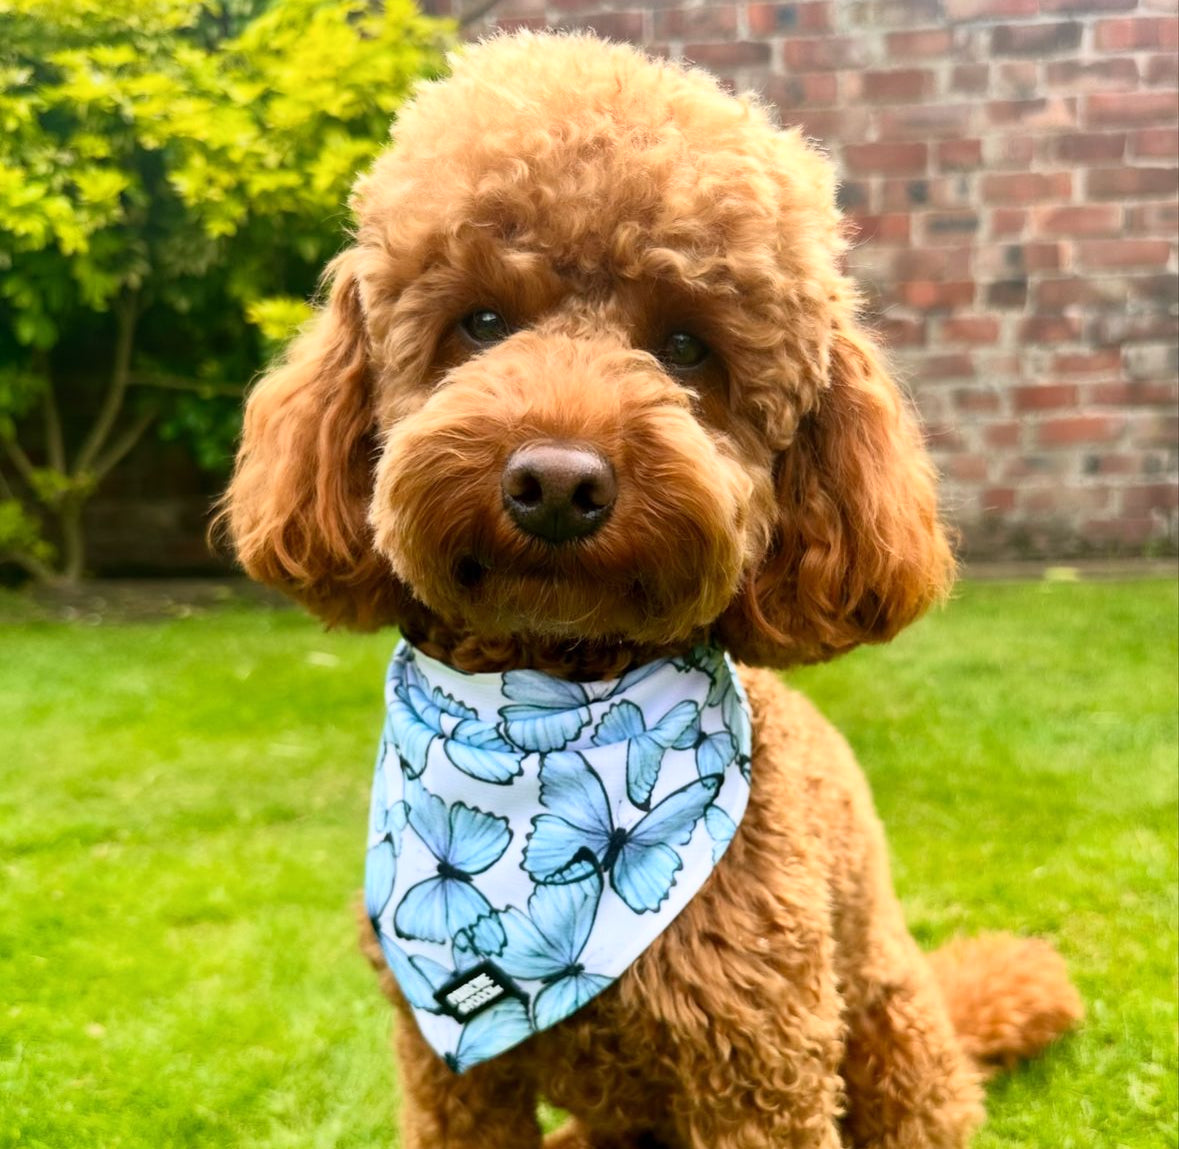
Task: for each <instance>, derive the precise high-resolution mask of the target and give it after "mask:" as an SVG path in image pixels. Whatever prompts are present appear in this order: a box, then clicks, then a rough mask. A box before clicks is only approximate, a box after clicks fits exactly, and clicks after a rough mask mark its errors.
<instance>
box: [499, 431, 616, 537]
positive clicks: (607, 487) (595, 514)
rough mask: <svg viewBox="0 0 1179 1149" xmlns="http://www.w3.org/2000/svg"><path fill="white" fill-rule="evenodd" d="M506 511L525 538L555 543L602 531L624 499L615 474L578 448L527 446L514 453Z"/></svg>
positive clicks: (505, 480)
mask: <svg viewBox="0 0 1179 1149" xmlns="http://www.w3.org/2000/svg"><path fill="white" fill-rule="evenodd" d="M500 485H501V488H502V491H503V501H504V510H505V511H506V512H507V513H508V516H509V517H510V518H511V519H512V521H513V522H514V523H515V524H516V526H518V527H519V528H520V529H521V530H522V531H524V533H525V534H529V535H532V536H533V537H534V538H538V539H543V540H544V541H545V542H549V543H563V542H569V541H570V540H572V539H579V538H584V537H585V536H586V535H589V534H592V533H593V532H594V531H596V530H597V529H598V528H599V527H600V526H601V525H602V524H603V523H604V522H605V521H606V519H607V518H608V517H609V514H610V511H611V510H612V509H613V506H614V501H615V499H616V498H617V496H618V484H617V480H616V478H615V475H614V468H613V467H612V466H611V465H610V462H609V460H608V459H605V458H603V457H602V456H601V455H600V454H599V453H598V452H597V451H595V450H593V449H592V448H590V447H587V446H583V445H581V444H577V443H563V442H558V441H552V440H550V441H544V442H538V443H527V444H525V445H524V446H523V447H520V448H518V449H517V450H516V451H515V452H513V454H512V456H511V457H510V458H509V459H508V461H507V464H506V465H505V466H504V471H503V475H502V478H501V483H500Z"/></svg>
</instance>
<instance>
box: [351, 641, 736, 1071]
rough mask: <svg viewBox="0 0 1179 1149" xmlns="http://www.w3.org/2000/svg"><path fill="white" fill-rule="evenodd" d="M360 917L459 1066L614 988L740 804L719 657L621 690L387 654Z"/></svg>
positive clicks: (729, 681) (679, 663) (700, 658)
mask: <svg viewBox="0 0 1179 1149" xmlns="http://www.w3.org/2000/svg"><path fill="white" fill-rule="evenodd" d="M386 703H387V715H386V721H385V729H384V735H383V737H382V740H381V749H380V753H379V754H378V757H377V767H376V777H375V779H374V782H373V799H372V814H371V819H370V832H369V842H368V856H367V863H366V873H365V897H366V902H367V906H368V912H369V916H370V918H371V919H372V922H373V926H374V928H375V929H376V931H377V935H378V937H379V938H380V941H381V947H382V949H383V951H384V954H385V958H386V960H387V961H388V963H389V967H390V969H391V970H392V971H393V974H394V976H395V977H396V978H397V981H398V984H399V985H400V987H401V991H402V993H403V994H404V995H405V997H406V999H407V1000H408V1002H409V1003H410V1005H411V1006H412V1008H413V1011H414V1016H415V1018H416V1019H417V1022H418V1025H419V1027H420V1028H421V1031H422V1034H423V1036H424V1037H425V1038H426V1040H427V1041H428V1042H429V1043H430V1045H431V1046H432V1047H433V1048H434V1049H435V1050H437V1051H438V1053H439V1054H440V1055H441V1056H443V1057H445V1058H446V1060H447V1062H448V1063H449V1064H450V1066H451V1068H452V1069H454V1070H455V1071H456V1072H460V1073H461V1072H463V1071H464V1070H466V1069H468V1068H469V1067H470V1066H472V1065H475V1064H478V1063H479V1062H481V1061H485V1060H487V1059H488V1058H490V1057H494V1056H495V1055H496V1054H498V1053H501V1052H503V1051H504V1050H505V1049H509V1048H511V1047H512V1046H513V1045H516V1044H517V1043H519V1042H521V1041H523V1040H524V1039H525V1038H527V1037H528V1036H529V1035H531V1034H532V1033H534V1032H537V1031H539V1030H542V1029H546V1028H547V1027H549V1026H551V1025H554V1024H555V1023H556V1022H558V1021H560V1020H562V1019H563V1018H565V1017H568V1016H569V1015H570V1014H572V1013H573V1012H574V1011H575V1010H577V1009H579V1008H581V1006H583V1005H584V1004H585V1003H586V1002H587V1001H589V1000H590V999H591V998H592V997H594V996H595V995H596V994H598V993H600V992H601V991H602V990H603V989H605V988H606V987H607V986H608V985H610V984H611V983H612V982H613V981H614V980H615V979H616V978H617V977H618V976H619V975H620V974H621V973H622V972H623V971H624V970H625V969H626V968H627V967H628V966H629V965H630V964H631V963H632V962H633V961H634V960H635V959H636V958H637V957H638V956H639V955H640V954H641V953H642V952H643V951H644V950H645V949H646V948H647V946H649V945H650V944H651V942H652V941H653V940H654V939H655V938H656V937H658V935H659V934H660V933H662V931H663V930H665V929H666V928H667V926H668V924H669V923H670V922H671V921H672V919H673V918H675V916H676V915H677V914H678V913H679V912H680V911H681V910H682V909H683V908H684V906H685V905H687V903H688V901H689V900H690V899H691V897H692V895H693V894H695V893H696V891H697V890H698V889H699V888H700V887H701V885H703V883H704V881H705V879H706V878H707V877H708V875H709V874H710V873H711V872H712V869H713V866H714V865H715V864H716V861H717V859H719V858H720V856H721V854H723V853H724V851H725V849H726V847H727V846H728V844H729V841H730V840H731V838H732V836H733V834H734V832H735V831H736V828H737V825H738V824H739V823H740V821H741V817H742V815H743V814H744V812H745V806H746V802H747V800H748V797H749V755H750V724H749V709H748V703H747V701H746V699H745V694H744V691H743V690H742V688H741V685H740V682H739V681H738V679H737V676H736V674H735V673H734V671H733V667H732V665H731V664H730V662H729V660H728V657H727V656H726V655H725V654H724V653H723V652H722V651H721V650H719V649H718V648H715V647H698V648H697V649H695V650H694V651H692V652H691V654H689V655H686V656H684V657H682V658H676V659H664V660H661V661H658V662H653V663H650V664H648V665H646V666H642V667H639V668H637V669H636V670H633V671H631V672H630V673H628V674H626V675H624V676H623V677H622V678H619V679H616V680H611V681H606V682H594V683H577V682H568V681H565V680H563V679H558V678H553V677H551V676H550V675H547V674H543V673H541V672H539V671H530V670H518V671H507V672H505V673H502V674H464V673H462V672H461V671H457V670H454V669H453V668H451V667H448V666H445V665H444V664H442V663H440V662H437V661H435V660H434V659H431V658H427V657H426V656H425V655H423V654H422V653H420V652H419V651H417V650H415V649H414V648H413V647H412V646H410V645H409V644H408V643H405V642H402V643H401V644H400V645H399V646H398V648H397V650H396V652H395V653H394V656H393V661H392V663H391V665H390V667H389V674H388V678H387V682H386Z"/></svg>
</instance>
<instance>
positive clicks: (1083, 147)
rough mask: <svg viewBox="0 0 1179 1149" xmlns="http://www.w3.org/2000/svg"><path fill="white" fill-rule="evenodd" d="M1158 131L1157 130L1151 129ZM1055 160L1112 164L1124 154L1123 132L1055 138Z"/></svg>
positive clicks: (1079, 133)
mask: <svg viewBox="0 0 1179 1149" xmlns="http://www.w3.org/2000/svg"><path fill="white" fill-rule="evenodd" d="M1152 130H1158V129H1152ZM1054 144H1055V147H1054V151H1055V153H1056V158H1057V159H1060V160H1067V161H1072V162H1074V163H1082V164H1095V163H1113V162H1115V161H1117V160H1120V159H1121V158H1122V157H1123V156H1124V155H1125V152H1126V135H1125V133H1124V132H1074V133H1073V134H1071V135H1062V136H1057V137H1056V139H1055V141H1054Z"/></svg>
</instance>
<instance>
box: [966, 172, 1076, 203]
mask: <svg viewBox="0 0 1179 1149" xmlns="http://www.w3.org/2000/svg"><path fill="white" fill-rule="evenodd" d="M1072 190H1073V177H1072V174H1071V173H1069V172H1020V173H1018V174H1011V175H987V176H984V177H983V180H982V198H983V200H984V201H985V202H986V203H1037V202H1040V201H1043V200H1052V199H1068V198H1069V196H1070V195H1072Z"/></svg>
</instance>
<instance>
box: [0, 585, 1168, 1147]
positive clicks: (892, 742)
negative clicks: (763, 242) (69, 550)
mask: <svg viewBox="0 0 1179 1149" xmlns="http://www.w3.org/2000/svg"><path fill="white" fill-rule="evenodd" d="M9 613H10V615H12V616H13V619H14V620H13V621H11V622H9V623H7V624H6V625H4V626H3V628H2V629H0V656H2V657H0V873H2V876H3V880H2V882H0V1146H4V1147H6V1149H7V1147H9V1146H14V1147H20V1149H26V1147H28V1149H32V1147H37V1149H115V1147H130V1149H172V1147H181V1146H183V1147H193V1149H211V1147H212V1149H220V1147H222V1146H225V1147H230V1146H232V1147H246V1146H249V1147H251V1149H279V1147H297V1149H317V1147H325V1149H326V1147H329V1146H330V1147H339V1149H343V1147H346V1146H352V1147H361V1149H376V1147H378V1146H382V1145H390V1144H391V1143H392V1142H393V1140H394V1138H393V1134H392V1133H391V1129H392V1127H393V1124H394V1114H395V1111H396V1107H397V1085H396V1079H395V1076H394V1071H393V1067H392V1063H391V1060H390V1058H389V1056H388V1052H387V1044H388V1035H389V1029H390V1024H391V1022H390V1016H389V1013H388V1011H387V1010H386V1008H385V1007H384V1005H383V1004H382V1001H381V999H380V998H379V996H378V994H377V992H376V987H375V983H374V979H373V977H372V975H371V974H370V972H369V970H368V968H367V967H366V966H365V965H364V963H363V961H362V959H361V958H360V957H359V956H358V954H357V952H356V948H355V944H354V937H353V926H352V901H353V898H354V893H355V891H356V889H357V888H358V887H359V885H360V881H361V874H362V868H363V857H362V854H363V837H364V829H365V824H366V817H367V806H368V795H369V785H370V767H371V763H372V759H373V753H374V749H375V740H376V735H377V730H378V725H379V721H380V707H381V702H380V684H381V679H382V674H383V670H384V664H385V661H386V659H387V657H388V654H389V651H390V648H391V643H392V639H391V637H390V636H389V635H377V636H367V637H356V636H350V635H343V634H328V635H325V634H323V633H321V632H320V631H319V630H318V629H317V628H316V626H315V625H314V624H312V623H310V622H308V621H307V620H305V619H304V618H302V617H301V616H300V615H298V614H296V613H293V612H284V611H272V610H262V609H242V608H236V609H235V608H225V609H218V610H211V611H209V612H206V613H203V614H199V615H197V616H194V617H189V618H178V619H173V620H170V621H164V622H150V623H149V622H144V623H133V624H132V623H125V624H102V625H85V624H84V623H81V622H79V623H60V622H46V621H36V620H35V619H33V618H31V617H26V616H23V612H22V611H21V609H19V608H17V609H15V610H13V607H12V602H11V600H10V601H9ZM1177 636H1179V597H1177V587H1176V584H1175V582H1173V581H1155V582H1136V583H1123V584H1108V583H1068V582H1045V583H1038V584H1022V585H998V584H965V585H964V586H962V587H961V588H960V589H959V591H958V594H957V597H956V599H955V601H954V602H953V603H952V604H951V605H950V606H949V607H948V608H947V609H945V610H944V611H942V612H940V613H938V614H936V615H934V616H932V617H930V618H928V619H926V620H925V621H924V622H922V623H920V624H919V625H918V626H916V627H914V628H913V629H912V630H910V631H909V632H908V633H907V634H905V635H904V636H902V638H901V639H899V640H898V641H897V642H896V643H894V644H892V645H891V646H889V647H886V648H880V649H865V650H861V651H858V652H856V653H855V654H853V655H851V656H850V657H848V658H845V659H843V660H842V661H840V662H838V663H835V664H833V665H830V666H824V667H818V668H813V669H810V670H807V671H805V672H802V673H798V674H795V675H793V676H792V678H793V681H794V682H796V683H797V684H798V685H799V686H801V687H802V688H803V689H804V690H805V691H807V692H808V693H809V694H810V695H811V696H812V697H813V698H814V699H815V700H816V701H817V702H818V703H819V704H820V705H821V706H822V707H823V709H824V710H825V711H826V712H827V713H828V714H829V715H830V716H831V717H832V718H833V719H834V720H835V721H836V723H837V724H838V725H839V726H840V727H841V728H842V729H843V730H844V731H845V732H846V733H847V734H848V736H849V738H850V739H851V741H852V743H853V745H854V746H855V747H856V749H857V751H858V752H859V754H860V757H861V760H862V761H863V763H864V765H865V768H866V769H867V771H868V773H869V774H870V776H871V778H872V781H873V785H874V788H875V792H876V796H877V801H878V804H879V807H880V811H881V814H882V815H883V817H884V820H885V823H886V825H887V827H888V831H889V836H890V841H891V846H892V850H893V858H894V866H895V876H896V881H897V886H898V889H899V890H900V892H901V896H902V899H903V901H904V903H905V906H906V908H907V911H908V915H909V920H910V923H911V925H912V928H913V931H914V933H915V934H916V936H917V937H918V939H919V940H920V941H921V942H922V944H924V945H927V946H934V945H936V944H938V942H940V941H941V940H943V939H944V938H946V937H948V936H950V935H952V934H954V933H957V932H966V933H973V932H976V931H979V930H984V929H993V928H1010V929H1014V930H1017V931H1019V932H1021V933H1027V934H1038V935H1042V936H1045V937H1048V938H1051V939H1052V940H1053V941H1054V942H1055V943H1056V944H1057V945H1058V946H1059V947H1060V949H1061V950H1062V951H1063V953H1064V954H1065V956H1066V958H1067V959H1068V961H1069V964H1070V966H1071V968H1072V970H1073V972H1074V974H1075V977H1076V980H1077V982H1078V984H1079V985H1080V988H1081V991H1082V993H1083V996H1084V998H1085V1001H1086V1004H1087V1008H1088V1019H1087V1021H1086V1024H1085V1026H1084V1028H1083V1030H1082V1031H1081V1032H1080V1033H1079V1034H1077V1035H1076V1036H1075V1037H1072V1038H1070V1039H1068V1040H1067V1041H1066V1042H1064V1043H1063V1044H1062V1045H1061V1046H1060V1047H1058V1048H1057V1049H1055V1050H1054V1051H1053V1052H1052V1053H1051V1054H1050V1055H1049V1056H1048V1057H1046V1058H1044V1059H1042V1060H1041V1061H1039V1062H1037V1063H1036V1064H1034V1065H1031V1066H1028V1067H1026V1068H1023V1069H1021V1070H1019V1071H1018V1072H1016V1073H1014V1074H1011V1075H1010V1076H1007V1077H1004V1078H1002V1079H1000V1080H999V1081H998V1082H997V1083H996V1084H994V1085H993V1086H992V1088H991V1091H990V1101H989V1109H990V1114H991V1119H990V1122H989V1124H988V1126H987V1128H986V1130H985V1131H984V1133H983V1134H982V1135H980V1137H979V1139H978V1141H977V1149H998V1147H1000V1146H1003V1147H1027V1149H1045V1147H1052V1149H1070V1147H1077V1149H1080V1147H1088V1146H1095V1147H1102V1149H1104V1147H1107V1146H1108V1147H1110V1149H1118V1147H1123V1146H1124V1147H1129V1149H1139V1147H1141V1149H1157V1147H1162V1146H1175V1145H1176V1144H1177V1143H1179V1137H1177V1133H1176V1128H1177V1125H1176V1123H1177V1115H1179V1105H1177V1101H1176V1076H1177V1057H1176V1026H1177V1006H1176V994H1177V990H1176V935H1177V920H1176V918H1177V914H1176V910H1177V906H1176V898H1177V883H1179V876H1177V873H1176V864H1177V842H1176V838H1177V814H1176V774H1177V770H1176V761H1177V746H1179V732H1177V729H1176V727H1177V722H1179V719H1177V706H1179V682H1177V676H1179V669H1177V668H1179V651H1177Z"/></svg>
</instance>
